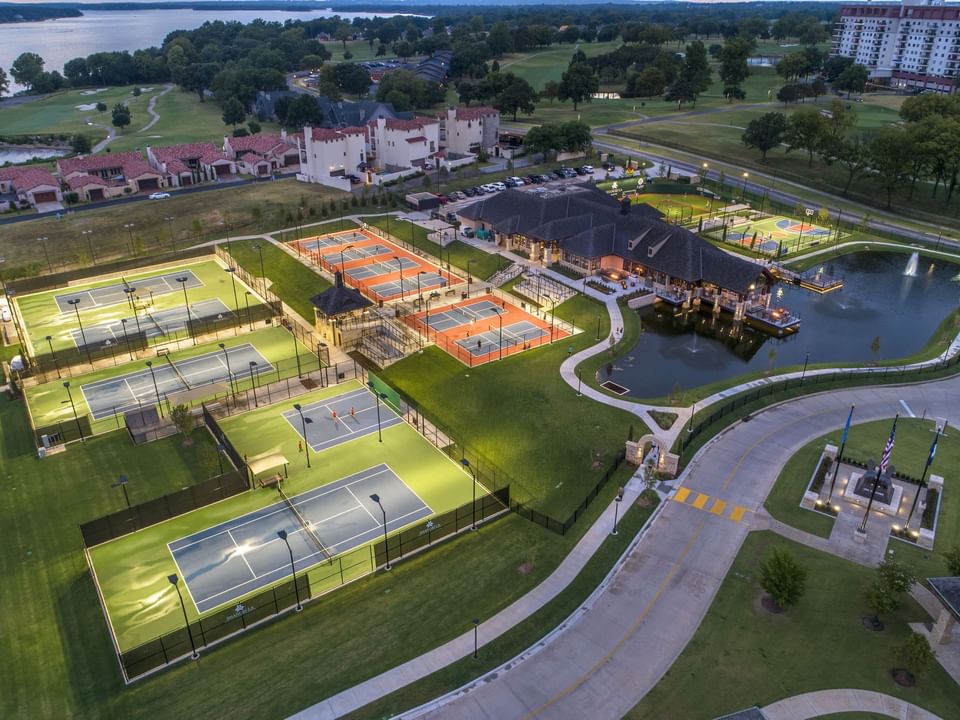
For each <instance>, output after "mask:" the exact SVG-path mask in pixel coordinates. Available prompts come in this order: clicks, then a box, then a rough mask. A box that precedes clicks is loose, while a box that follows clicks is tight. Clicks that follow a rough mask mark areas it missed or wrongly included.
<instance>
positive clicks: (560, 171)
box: [553, 167, 567, 178]
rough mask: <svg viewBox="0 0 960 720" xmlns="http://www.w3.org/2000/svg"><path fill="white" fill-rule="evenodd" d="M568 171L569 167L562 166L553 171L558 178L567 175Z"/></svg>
mask: <svg viewBox="0 0 960 720" xmlns="http://www.w3.org/2000/svg"><path fill="white" fill-rule="evenodd" d="M566 173H567V169H566V168H562V167H561V168H557V169H556V170H554V171H553V174H554V175H556V176H557V177H558V178H563V177H566V176H567V174H566Z"/></svg>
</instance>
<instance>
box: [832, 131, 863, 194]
mask: <svg viewBox="0 0 960 720" xmlns="http://www.w3.org/2000/svg"><path fill="white" fill-rule="evenodd" d="M820 157H821V159H822V160H823V161H824V162H825V163H826V164H827V165H832V164H833V163H837V164H839V165H842V166H843V167H844V168H845V169H846V171H847V181H846V183H844V186H843V194H844V195H846V194H847V191H848V190H849V189H850V185H852V184H853V181H854V179H856V178H858V177H860V176H861V175H863V174H864V172H865V171H866V169H867V168H868V167H869V165H870V154H869V153H868V152H867V146H866V145H865V144H864V142H863V140H862V139H861V138H860V137H859V136H855V137H852V138H845V137H839V138H837V137H832V136H827V137H826V138H824V140H823V142H822V144H821V147H820Z"/></svg>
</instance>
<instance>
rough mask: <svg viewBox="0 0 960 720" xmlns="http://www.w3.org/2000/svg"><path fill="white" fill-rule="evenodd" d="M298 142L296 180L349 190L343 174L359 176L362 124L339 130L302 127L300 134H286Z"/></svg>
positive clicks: (364, 145) (363, 141)
mask: <svg viewBox="0 0 960 720" xmlns="http://www.w3.org/2000/svg"><path fill="white" fill-rule="evenodd" d="M289 137H291V138H292V139H294V140H296V141H297V142H298V143H300V144H301V147H300V174H299V175H298V176H297V177H298V179H300V180H305V181H306V182H314V183H321V184H323V185H328V186H330V187H335V188H337V189H338V190H345V191H349V190H350V187H351V183H350V179H349V178H348V177H346V176H347V175H354V176H358V177H359V176H361V175H363V174H364V172H365V167H366V158H367V131H366V129H365V128H362V127H347V128H342V129H340V130H331V129H329V128H311V127H309V126H307V127H305V128H304V129H303V133H302V134H301V133H297V134H295V135H291V136H289Z"/></svg>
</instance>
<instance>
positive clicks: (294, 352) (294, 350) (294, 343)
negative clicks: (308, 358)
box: [251, 327, 303, 378]
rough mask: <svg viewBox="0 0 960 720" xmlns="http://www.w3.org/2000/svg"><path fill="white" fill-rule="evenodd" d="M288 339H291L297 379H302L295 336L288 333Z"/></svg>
mask: <svg viewBox="0 0 960 720" xmlns="http://www.w3.org/2000/svg"><path fill="white" fill-rule="evenodd" d="M252 329H253V328H252V327H251V330H252ZM290 337H292V338H293V356H294V357H295V358H296V359H297V377H298V378H299V377H303V372H302V371H301V369H300V348H299V347H298V346H297V336H296V335H294V334H293V333H290Z"/></svg>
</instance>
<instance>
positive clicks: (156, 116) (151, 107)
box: [137, 83, 173, 134]
mask: <svg viewBox="0 0 960 720" xmlns="http://www.w3.org/2000/svg"><path fill="white" fill-rule="evenodd" d="M171 90H173V85H172V84H171V83H167V84H166V85H164V87H163V90H162V91H161V92H158V93H157V94H156V95H154V96H153V97H152V98H150V102H148V103H147V114H148V115H150V117H151V118H152V119H151V120H150V122H148V123H147V124H146V125H144V126H143V127H142V128H140V129H139V130H137V133H138V134H139V133H142V132H146V131H147V130H149V129H150V128H152V127H153V126H154V125H156V124H157V123H158V122H160V113H158V112H157V111H156V109H155V108H156V107H157V100H159V99H160V98H162V97H163V96H164V95H166V94H167V93H168V92H170V91H171Z"/></svg>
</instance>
